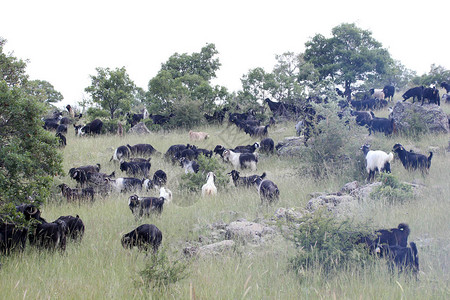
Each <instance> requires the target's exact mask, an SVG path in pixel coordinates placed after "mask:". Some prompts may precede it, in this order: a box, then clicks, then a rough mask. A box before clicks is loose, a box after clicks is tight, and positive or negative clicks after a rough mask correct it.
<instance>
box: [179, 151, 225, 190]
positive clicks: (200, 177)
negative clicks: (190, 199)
mask: <svg viewBox="0 0 450 300" xmlns="http://www.w3.org/2000/svg"><path fill="white" fill-rule="evenodd" d="M197 163H198V164H199V171H198V173H188V174H183V175H182V176H181V184H180V187H181V188H182V189H186V190H189V191H192V192H197V191H200V190H201V188H202V186H203V185H204V184H205V183H206V174H208V173H209V172H214V175H216V179H215V180H214V185H215V186H216V187H217V188H218V189H219V188H224V187H225V186H226V185H227V183H228V181H229V179H228V177H227V176H226V175H225V174H224V171H225V168H224V167H223V166H222V164H221V163H220V162H219V161H218V160H217V158H215V157H206V156H204V155H203V154H200V155H199V156H198V158H197Z"/></svg>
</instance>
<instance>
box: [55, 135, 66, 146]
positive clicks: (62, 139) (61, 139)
mask: <svg viewBox="0 0 450 300" xmlns="http://www.w3.org/2000/svg"><path fill="white" fill-rule="evenodd" d="M55 136H56V137H57V138H58V141H59V146H61V147H65V146H66V145H67V139H66V137H65V136H64V135H63V134H62V133H61V132H57V133H56V135H55Z"/></svg>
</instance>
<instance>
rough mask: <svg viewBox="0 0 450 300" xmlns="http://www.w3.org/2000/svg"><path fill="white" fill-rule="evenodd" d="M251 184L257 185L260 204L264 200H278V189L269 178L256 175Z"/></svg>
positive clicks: (270, 201)
mask: <svg viewBox="0 0 450 300" xmlns="http://www.w3.org/2000/svg"><path fill="white" fill-rule="evenodd" d="M253 184H255V185H256V186H257V189H258V193H259V197H260V199H261V204H263V203H264V201H265V200H267V201H268V202H269V204H271V203H272V202H274V201H278V199H279V198H280V190H279V189H278V187H277V185H276V184H275V183H273V182H272V181H271V180H268V179H262V178H260V177H259V176H258V177H256V178H255V180H254V182H253Z"/></svg>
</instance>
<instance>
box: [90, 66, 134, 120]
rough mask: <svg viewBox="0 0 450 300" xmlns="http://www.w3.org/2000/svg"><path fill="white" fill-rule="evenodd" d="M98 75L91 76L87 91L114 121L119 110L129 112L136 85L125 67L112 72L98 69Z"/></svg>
mask: <svg viewBox="0 0 450 300" xmlns="http://www.w3.org/2000/svg"><path fill="white" fill-rule="evenodd" d="M96 71H97V75H91V76H90V77H91V85H90V86H88V87H87V88H86V89H85V91H86V92H87V93H89V94H90V95H91V97H92V101H93V102H94V103H96V104H98V105H99V106H100V107H101V108H103V109H104V110H106V111H108V112H109V114H110V118H111V119H114V117H115V112H116V111H117V110H119V109H120V110H122V111H125V112H126V111H129V110H130V106H131V104H132V102H133V100H134V95H135V84H134V82H133V81H132V80H131V79H130V77H129V76H128V74H127V71H126V69H125V67H122V68H120V69H119V68H116V69H115V70H111V69H109V68H96Z"/></svg>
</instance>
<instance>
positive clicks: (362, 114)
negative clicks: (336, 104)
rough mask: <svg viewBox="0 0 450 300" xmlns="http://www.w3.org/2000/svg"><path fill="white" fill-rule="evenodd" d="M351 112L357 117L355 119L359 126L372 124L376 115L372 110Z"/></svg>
mask: <svg viewBox="0 0 450 300" xmlns="http://www.w3.org/2000/svg"><path fill="white" fill-rule="evenodd" d="M350 114H351V115H352V116H355V117H356V118H355V121H356V124H358V125H359V126H366V125H367V126H370V125H371V123H372V120H373V118H374V117H375V115H374V114H373V112H371V111H370V112H369V111H355V110H350Z"/></svg>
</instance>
